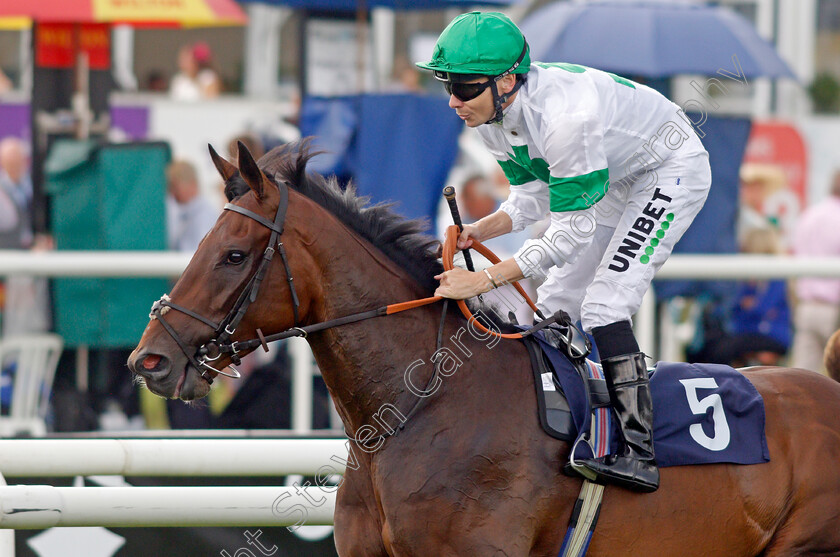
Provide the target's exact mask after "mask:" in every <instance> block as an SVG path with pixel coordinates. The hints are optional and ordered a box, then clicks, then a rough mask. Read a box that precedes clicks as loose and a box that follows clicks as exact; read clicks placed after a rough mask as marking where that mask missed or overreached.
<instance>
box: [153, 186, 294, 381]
mask: <svg viewBox="0 0 840 557" xmlns="http://www.w3.org/2000/svg"><path fill="white" fill-rule="evenodd" d="M277 189H278V191H279V192H280V202H279V204H278V206H277V213H275V215H274V222H272V221H270V220H268V219H267V218H265V217H263V216H262V215H258V214H257V213H255V212H253V211H250V210H248V209H245V208H243V207H240V206H238V205H234V204H232V203H227V204H226V205H225V211H233V212H235V213H239V214H240V215H245V216H246V217H248V218H251V219H254V220H255V221H257V222H258V223H260V224H261V225H263V226H265V227H266V228H268V229H270V230H271V237H270V238H269V240H268V246H266V248H265V251H263V255H262V260H261V261H260V263H259V265H258V266H257V270H256V271H255V272H254V274H253V275H251V278H250V280H249V281H248V284H247V285H245V288H244V289H243V290H242V292H241V293H240V294H239V297H238V298H237V299H236V303H235V304H233V307H232V308H231V310H230V311H229V312H228V314H227V315H226V316H225V318H224V319H222V321H221V322H219V323H215V322H214V321H212V320H210V319H207V318H206V317H204V316H202V315H200V314H198V313H196V312H194V311H192V310H189V309H187V308H185V307H183V306H179V305H178V304H174V303H172V300H171V299H170V298H169V296H168V295H166V294H164V295H163V296H162V297H161V298H160V299H159V300H158V301H156V302H155V303H154V304H153V305H152V311H151V313H149V318H150V319H157V320H158V321H160V324H161V325H163V328H164V329H166V331H167V332H168V333H169V335H170V336H171V337H172V338H173V339H174V340H175V342H176V343H177V344H178V347H179V348H180V349H181V351H182V352H183V353H184V355H185V356H186V357H187V359H188V360H189V362H190V363H191V364H192V365H193V366H194V367H195V368H196V369H197V370H198V371H199V372H200V373H201V376H202V377H203V378H204V379H206V380H207V381H208V382H210V383H212V382H213V378H212V377H211V376H208V375H207V372H208V371H212V372H214V373H218V374H220V375H226V376H228V377H234V378H236V377H240V374H239V371H237V370H236V368H235V367H233V366H229V367H230V368H231V370H232V372H226V371H224V370H219V369H216V368H214V367H213V366H212V365H210V363H209V362H214V361H216V360H218V359H219V358H220V357H221V356H222V354H225V353H228V354H230V359H231V361H232V362H233V363H234V364H236V365H239V364H240V363H241V359H240V357H239V353H240V352H241V351H243V350H246V349H250V348H253V346H251V345H250V344H249V342H251V341H248V342H246V344H247V346H242V344H241V343H239V342H231V337H232V336H233V334H234V333H235V332H236V328H237V327H238V326H239V323H240V322H241V321H242V318H243V317H244V316H245V312H246V311H248V307H250V305H251V304H252V303H253V302H254V301H255V300H256V299H257V295H258V294H259V291H260V285H262V282H263V279H264V278H265V274H266V272H267V271H268V266H269V264H270V263H271V260H272V259H273V258H274V254H275V253H279V254H280V259H281V260H282V261H283V268H284V269H285V270H286V282H287V283H288V285H289V292H290V293H291V297H292V311H293V312H294V318H295V326H294V327H293V328H292V329H289V332H291V333H292V334H289V335H288V336H306V332H305V331H304V330H303V329H301V328H299V327H298V324H299V322H300V316H299V306H300V303H299V301H298V296H297V292H296V291H295V282H294V277H293V276H292V271H291V269H290V268H289V260H288V257H287V256H286V249H285V247H284V246H283V242H282V241H280V239H281V236H282V234H283V227H284V224H285V221H286V210H287V209H288V207H289V185H288V183H283V185H282V186H281V187H279V188H277ZM169 308H171V309H174V310H177V311H180V312H181V313H183V314H185V315H188V316H190V317H192V318H193V319H197V320H198V321H201V322H202V323H204V324H205V325H207V326H209V327H210V328H212V329H213V337H212V339H211V340H209V341H207V342H205V343H204V344H202V345H201V346H200V347H199V348H198V350H197V351H196V352H192V351H191V350H190V347H189V346H188V345H187V343H186V342H184V340H183V339H182V338H181V336H180V335H179V334H178V332H177V331H176V330H175V329H174V327H172V325H170V324H169V323H168V322H167V321H166V319H165V318H164V317H163V316H164V314H165V313H167V312H168V311H169ZM295 332H296V333H295ZM258 334H259V335H260V339H259V340H260V341H261V342H260V344H263V345H265V343H266V339H265V338H264V337H263V336H262V333H261V332H260V331H259V330H258ZM272 340H275V339H272Z"/></svg>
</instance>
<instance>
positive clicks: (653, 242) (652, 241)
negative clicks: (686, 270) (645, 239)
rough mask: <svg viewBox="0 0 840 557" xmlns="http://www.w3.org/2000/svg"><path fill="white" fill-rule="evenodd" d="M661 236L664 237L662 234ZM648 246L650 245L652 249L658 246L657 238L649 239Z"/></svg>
mask: <svg viewBox="0 0 840 557" xmlns="http://www.w3.org/2000/svg"><path fill="white" fill-rule="evenodd" d="M663 236H664V234H663ZM650 245H652V246H653V247H656V246H658V245H659V238H651V239H650Z"/></svg>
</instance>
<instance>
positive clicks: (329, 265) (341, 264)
mask: <svg viewBox="0 0 840 557" xmlns="http://www.w3.org/2000/svg"><path fill="white" fill-rule="evenodd" d="M340 228H343V226H342V227H340ZM320 237H321V238H329V240H325V241H323V242H318V245H317V247H316V246H313V248H314V250H313V251H314V253H313V255H315V258H316V261H318V262H319V264H320V266H321V273H322V274H321V280H322V283H321V286H322V289H323V292H324V301H323V306H324V307H323V309H322V310H321V311H322V313H323V315H321V316H319V320H326V319H332V318H337V317H343V316H346V315H351V314H354V313H358V312H361V311H366V310H370V309H375V308H379V307H382V306H384V305H390V304H394V303H398V302H405V301H409V300H413V299H417V298H421V297H424V294H423V293H422V291H421V289H420V288H419V287H418V286H417V285H416V284H415V283H414V282H413V281H412V280H411V279H410V278H409V277H408V276H407V274H406V273H405V272H404V271H402V270H401V269H399V268H398V267H397V266H396V265H395V264H394V263H393V262H392V261H390V260H389V259H388V258H387V257H385V256H384V255H383V254H381V252H379V251H378V250H377V249H376V248H374V247H373V246H371V245H370V244H368V243H367V242H366V241H365V240H362V239H360V238H358V237H356V236H355V235H353V234H352V233H351V232H349V231H348V230H346V229H343V230H336V231H334V232H333V231H330V233H324V234H321V236H320ZM440 312H441V304H433V305H432V306H429V307H425V308H419V309H414V310H409V311H407V312H405V313H399V314H395V315H391V316H387V317H376V318H372V319H368V320H365V321H361V322H359V323H355V324H352V325H344V326H340V327H335V328H333V329H330V330H327V331H324V332H323V333H321V334H317V335H312V336H310V338H309V341H310V345H311V347H312V350H313V352H314V353H315V357H316V360H317V361H318V365H319V367H320V368H321V373H322V376H323V377H324V381H325V382H326V384H327V386H328V387H329V389H330V392H331V394H332V396H333V399H334V400H335V402H336V407H337V409H338V411H339V414H340V415H341V417H342V419H343V420H344V423H345V425H346V426H347V427H348V429H351V428H352V430H353V431H355V430H356V429H358V427H360V426H361V425H365V424H369V423H370V420H371V418H372V417H373V416H375V415H377V413H379V412H380V411H381V410H382V408H383V407H385V406H386V405H389V404H390V405H394V406H395V407H399V408H402V409H403V411H405V412H407V411H408V408H407V407H406V406H410V405H412V404H413V402H411V398H413V397H414V395H411V394H410V393H408V392H407V391H408V389H407V386H406V383H405V379H404V377H405V373H406V369H407V367H408V366H409V365H410V364H411V362H414V361H416V360H418V359H423V360H424V361H426V362H428V361H429V358H430V356H431V355H432V353H433V352H434V350H435V338H436V333H437V330H436V328H437V324H438V320H439V319H440ZM428 375H429V373H428V371H427V370H423V372H419V371H418V373H417V374H416V378H415V379H414V380H415V382H417V383H419V384H420V385H419V386H420V387H421V388H422V387H423V386H425V383H426V381H427V380H428Z"/></svg>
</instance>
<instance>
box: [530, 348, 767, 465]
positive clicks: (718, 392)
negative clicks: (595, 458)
mask: <svg viewBox="0 0 840 557" xmlns="http://www.w3.org/2000/svg"><path fill="white" fill-rule="evenodd" d="M534 337H535V338H537V340H538V341H539V344H540V347H541V348H542V349H543V351H544V352H545V354H546V355H547V356H548V359H549V361H550V362H551V364H552V366H553V368H554V374H555V377H556V380H557V382H558V383H559V385H560V386H561V388H562V391H563V393H564V394H565V397H566V400H567V401H568V406H569V409H570V411H571V419H572V420H571V421H572V422H573V430H574V435H575V436H578V435H579V434H580V432H581V431H591V430H592V428H591V425H592V424H591V420H592V416H593V414H592V412H591V411H590V405H589V400H588V398H587V396H586V392H585V389H584V385H583V380H582V378H581V376H580V374H579V373H578V372H577V371H576V370H575V367H574V365H573V364H572V362H570V361H569V359H568V358H567V357H566V356H565V355H564V354H562V353H560V352H559V351H558V350H556V349H555V348H554V347H552V346H550V345H549V344H548V343H546V342H545V341H544V339H543V338H542V336H541V335H539V334H536V335H534ZM589 365H597V364H591V363H590V364H589ZM650 389H651V395H652V397H653V429H654V451H655V453H656V461H657V463H658V464H659V466H663V467H664V466H680V465H686V464H713V463H725V462H726V463H735V464H759V463H763V462H769V461H770V453H769V451H768V449H767V439H766V437H765V434H764V421H765V416H764V401H763V400H762V398H761V395H760V394H759V393H758V391H757V390H756V389H755V387H754V386H753V384H752V383H750V382H749V380H747V378H746V377H744V376H743V375H742V374H741V373H739V372H737V371H736V370H734V369H733V368H731V367H729V366H724V365H718V364H685V363H675V362H659V363H657V364H656V367H655V369H654V370H652V371H651V372H650ZM597 416H598V414H597V413H596V419H599V418H597ZM610 422H614V420H609V419H607V420H606V421H605V423H606V425H603V424H602V425H601V426H600V427H602V428H603V427H606V428H610V429H611V435H609V439H610V441H609V443H610V447H611V450H610V452H614V451H616V450H617V448H618V445H617V440H618V439H619V434H618V431H617V425H616V424H615V423H610ZM596 429H597V428H596ZM581 445H583V446H585V444H578V446H581ZM575 455H576V457H578V458H585V457H588V456H591V455H587V454H581V453H580V452H576V453H575Z"/></svg>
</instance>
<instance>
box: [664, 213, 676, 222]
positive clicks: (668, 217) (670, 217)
mask: <svg viewBox="0 0 840 557" xmlns="http://www.w3.org/2000/svg"><path fill="white" fill-rule="evenodd" d="M665 219H666V220H667V221H668V222H671V221H673V220H674V213H668V214H667V215H665Z"/></svg>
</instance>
